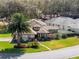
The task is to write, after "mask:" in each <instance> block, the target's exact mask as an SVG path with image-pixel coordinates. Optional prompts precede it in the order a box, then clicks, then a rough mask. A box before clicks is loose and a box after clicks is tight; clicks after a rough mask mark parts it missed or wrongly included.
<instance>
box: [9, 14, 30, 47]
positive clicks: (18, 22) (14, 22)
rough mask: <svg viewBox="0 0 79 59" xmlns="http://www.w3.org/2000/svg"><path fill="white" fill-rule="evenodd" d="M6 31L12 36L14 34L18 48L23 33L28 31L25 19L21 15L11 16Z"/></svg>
mask: <svg viewBox="0 0 79 59" xmlns="http://www.w3.org/2000/svg"><path fill="white" fill-rule="evenodd" d="M8 30H9V32H11V33H12V35H13V34H14V33H15V34H16V35H15V36H16V39H17V46H20V45H21V42H20V39H21V38H22V35H23V33H25V32H29V31H30V29H29V24H28V22H27V17H25V16H24V15H23V14H22V13H15V14H13V15H12V16H11V22H10V24H9V26H8Z"/></svg>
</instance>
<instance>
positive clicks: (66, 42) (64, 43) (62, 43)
mask: <svg viewBox="0 0 79 59" xmlns="http://www.w3.org/2000/svg"><path fill="white" fill-rule="evenodd" d="M41 43H42V44H44V45H46V46H48V47H49V48H51V49H58V48H64V47H69V46H74V45H78V44H79V38H76V37H71V38H67V39H60V40H52V41H44V42H41ZM25 44H26V45H27V43H25ZM14 45H15V44H11V43H9V42H0V52H7V53H20V52H22V53H24V52H27V53H33V52H41V51H46V50H48V49H46V48H45V47H42V46H40V45H39V44H38V46H39V48H37V49H34V48H20V49H19V48H17V49H15V48H13V46H14Z"/></svg>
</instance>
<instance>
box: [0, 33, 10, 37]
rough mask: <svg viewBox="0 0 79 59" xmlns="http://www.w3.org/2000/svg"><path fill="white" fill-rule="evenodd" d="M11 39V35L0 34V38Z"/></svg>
mask: <svg viewBox="0 0 79 59" xmlns="http://www.w3.org/2000/svg"><path fill="white" fill-rule="evenodd" d="M6 37H11V34H10V33H9V34H0V38H6Z"/></svg>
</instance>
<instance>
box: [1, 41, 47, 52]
mask: <svg viewBox="0 0 79 59" xmlns="http://www.w3.org/2000/svg"><path fill="white" fill-rule="evenodd" d="M14 45H15V44H11V43H9V42H0V52H2V53H3V52H5V53H25V52H27V53H33V52H41V51H45V50H47V49H45V48H44V47H42V46H40V45H39V44H38V46H39V47H38V48H36V49H34V48H13V46H14ZM26 45H27V43H26Z"/></svg>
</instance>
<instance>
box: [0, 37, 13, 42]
mask: <svg viewBox="0 0 79 59" xmlns="http://www.w3.org/2000/svg"><path fill="white" fill-rule="evenodd" d="M11 40H12V37H9V38H0V41H9V42H10V41H11Z"/></svg>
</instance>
